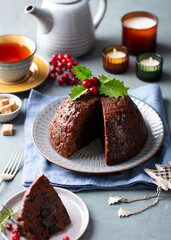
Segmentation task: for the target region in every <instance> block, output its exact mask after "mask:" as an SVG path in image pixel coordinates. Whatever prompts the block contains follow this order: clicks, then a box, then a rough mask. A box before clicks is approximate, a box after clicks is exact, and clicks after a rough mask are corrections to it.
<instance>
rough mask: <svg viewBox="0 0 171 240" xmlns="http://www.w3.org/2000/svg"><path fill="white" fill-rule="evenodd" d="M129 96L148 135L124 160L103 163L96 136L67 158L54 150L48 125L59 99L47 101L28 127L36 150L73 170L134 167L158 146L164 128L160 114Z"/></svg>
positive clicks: (114, 169)
mask: <svg viewBox="0 0 171 240" xmlns="http://www.w3.org/2000/svg"><path fill="white" fill-rule="evenodd" d="M131 98H132V100H133V101H134V102H135V104H136V105H137V106H138V108H139V110H140V112H141V114H142V115H143V118H144V120H145V123H146V126H147V131H148V139H147V141H146V144H145V145H144V147H143V148H142V150H141V151H140V152H139V153H138V154H137V155H136V156H134V157H133V158H131V159H129V160H128V161H125V162H123V163H120V164H116V165H114V166H107V165H106V164H105V159H104V151H103V147H102V145H101V141H100V139H95V140H94V141H93V142H91V143H90V144H89V145H88V146H86V147H84V148H82V149H80V150H79V151H78V152H76V153H75V154H73V155H72V156H70V157H69V158H64V157H62V156H61V155H60V154H58V153H57V152H56V151H55V149H54V148H53V147H52V146H51V144H50V140H49V125H50V122H51V120H52V117H53V116H54V114H55V112H56V110H57V108H58V106H59V105H60V103H61V102H62V101H63V99H59V100H57V101H55V102H53V103H51V104H50V105H48V106H47V107H46V108H45V109H44V110H43V111H42V112H40V113H39V114H38V116H37V117H36V119H35V121H34V123H33V128H32V138H33V142H34V144H35V146H36V147H37V149H38V151H39V152H40V153H41V154H42V155H43V156H44V157H45V158H46V159H47V160H49V161H50V162H52V163H54V164H56V165H58V166H60V167H63V168H66V169H69V170H73V171H77V172H84V173H110V172H119V171H124V170H127V169H130V168H133V167H136V166H138V165H139V164H142V163H144V162H145V161H147V160H148V159H149V158H151V157H152V156H153V155H154V154H155V153H156V152H157V151H158V150H159V149H160V147H161V145H162V142H163V139H164V134H165V129H164V124H163V121H162V119H161V117H160V115H159V114H158V113H157V112H156V111H155V110H154V109H153V108H152V107H151V106H149V105H148V104H146V103H145V102H143V101H141V100H139V99H137V98H135V97H131Z"/></svg>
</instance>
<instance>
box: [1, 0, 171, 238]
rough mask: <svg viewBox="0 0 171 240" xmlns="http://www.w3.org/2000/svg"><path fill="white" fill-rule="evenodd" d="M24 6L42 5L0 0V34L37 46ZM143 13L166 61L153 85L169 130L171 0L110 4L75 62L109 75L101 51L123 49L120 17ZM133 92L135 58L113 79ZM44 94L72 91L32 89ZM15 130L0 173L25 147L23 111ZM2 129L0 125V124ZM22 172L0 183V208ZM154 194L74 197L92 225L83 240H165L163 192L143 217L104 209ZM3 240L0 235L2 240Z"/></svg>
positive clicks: (166, 195)
mask: <svg viewBox="0 0 171 240" xmlns="http://www.w3.org/2000/svg"><path fill="white" fill-rule="evenodd" d="M28 4H34V5H37V6H39V5H41V1H39V0H35V1H33V0H30V1H28V0H1V1H0V35H3V34H22V35H25V36H28V37H30V38H32V39H33V40H35V41H36V25H37V22H36V19H35V18H34V17H32V16H29V15H27V14H25V13H24V8H25V7H26V6H27V5H28ZM97 5H98V0H91V1H90V6H91V11H92V15H93V16H94V15H95V12H96V9H97ZM138 10H145V11H149V12H152V13H154V14H155V15H156V16H157V17H158V18H159V25H158V34H157V49H156V52H158V53H160V54H161V55H162V56H163V57H164V66H163V75H162V78H161V79H160V80H159V81H158V82H157V83H158V84H159V85H160V87H161V90H162V95H163V100H164V105H165V111H166V117H167V121H168V125H169V129H170V130H171V67H170V66H171V26H170V23H171V13H170V10H171V1H170V0H163V1H160V0H141V1H137V0H108V7H107V11H106V15H105V17H104V19H103V21H102V23H101V24H100V26H99V27H98V29H97V31H96V44H95V46H94V48H93V50H92V51H91V52H90V53H88V54H87V55H86V56H84V57H81V58H79V59H78V61H79V62H80V64H82V65H86V66H87V67H90V68H91V70H92V71H93V73H94V75H98V74H102V73H103V74H108V73H107V72H105V70H104V69H103V65H102V57H101V50H102V49H103V48H104V47H105V46H107V45H110V44H121V38H122V28H121V18H122V16H123V15H124V14H125V13H127V12H130V11H138ZM37 53H38V54H40V55H41V56H43V57H44V58H45V59H46V60H47V61H49V60H50V57H49V56H47V55H46V53H44V52H43V51H42V50H41V49H39V46H38V50H37ZM116 77H118V78H119V79H120V80H122V81H124V82H125V85H126V86H129V87H130V88H131V89H133V88H136V87H138V86H142V85H144V84H146V83H145V82H142V81H141V80H139V79H138V78H137V77H136V75H135V57H133V56H131V57H130V66H129V70H128V71H127V72H126V73H125V74H122V75H118V76H117V75H116ZM36 89H37V90H38V91H40V92H41V93H43V94H46V95H59V96H60V95H61V96H62V95H64V94H67V93H69V92H70V89H71V87H70V86H64V87H59V85H58V84H57V83H54V82H51V81H48V80H46V81H45V82H44V83H43V84H42V85H41V86H39V87H37V88H36ZM17 95H18V96H19V97H20V98H22V100H23V99H24V98H27V97H28V95H29V91H27V92H25V93H19V94H17ZM12 123H13V124H14V126H15V136H13V137H3V136H2V135H1V134H0V172H1V171H2V170H3V168H4V166H5V164H6V162H7V160H8V159H9V157H10V155H11V154H12V152H13V150H15V149H21V148H24V129H23V123H24V106H23V108H22V113H21V114H20V116H19V117H18V118H17V119H16V120H14V121H13V122H12ZM0 128H1V124H0ZM21 175H22V169H21V170H20V171H19V172H18V174H17V176H16V177H15V179H14V180H13V181H10V182H4V183H2V185H1V186H0V205H2V204H3V203H4V202H5V201H6V200H7V199H8V198H10V197H11V196H13V195H14V194H16V193H17V192H19V191H21V190H23V187H22V185H21ZM152 193H154V191H153V190H148V191H147V190H139V191H138V190H137V191H135V190H134V191H102V190H101V191H85V192H81V193H78V194H77V195H78V196H79V197H81V198H82V199H83V200H84V202H85V203H86V205H87V207H88V209H89V212H90V223H89V226H88V228H87V231H86V233H85V234H84V235H83V237H82V238H81V239H82V240H96V239H98V240H104V239H106V240H110V239H121V240H125V239H127V240H129V239H130V240H137V239H139V240H144V239H146V240H153V239H155V240H159V239H163V240H169V239H170V235H171V228H170V224H171V214H170V208H171V192H170V191H168V192H164V191H163V193H162V195H161V200H160V202H159V203H158V205H157V206H155V207H153V208H151V209H149V210H147V211H145V212H144V213H142V214H139V215H136V216H132V217H129V218H124V219H121V218H118V217H117V210H118V209H119V207H120V205H116V206H111V207H109V206H108V203H107V199H108V196H109V195H110V194H114V195H119V196H124V197H128V198H134V197H138V196H143V195H146V194H152ZM152 201H153V200H148V201H146V202H144V201H142V202H137V203H132V204H129V205H125V204H122V207H126V208H128V209H130V210H137V209H139V208H141V207H143V206H145V205H146V204H147V203H150V202H152ZM1 239H2V237H1V236H0V240H1ZM59 240H60V239H59Z"/></svg>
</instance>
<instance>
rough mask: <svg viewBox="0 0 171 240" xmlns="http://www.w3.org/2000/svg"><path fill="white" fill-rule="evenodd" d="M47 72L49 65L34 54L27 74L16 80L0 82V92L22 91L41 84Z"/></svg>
mask: <svg viewBox="0 0 171 240" xmlns="http://www.w3.org/2000/svg"><path fill="white" fill-rule="evenodd" d="M48 74H49V65H48V63H47V61H46V60H45V59H44V58H42V57H40V56H38V55H36V54H35V56H34V59H33V63H32V65H31V67H30V70H29V71H28V73H27V75H26V76H25V77H24V78H23V79H21V80H20V81H18V82H15V83H4V82H0V93H17V92H24V91H27V90H30V89H32V88H35V87H37V86H39V85H40V84H42V83H43V82H44V81H45V80H46V78H47V76H48Z"/></svg>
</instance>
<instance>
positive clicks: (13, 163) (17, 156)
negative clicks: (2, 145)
mask: <svg viewBox="0 0 171 240" xmlns="http://www.w3.org/2000/svg"><path fill="white" fill-rule="evenodd" d="M19 154H20V153H19V151H17V152H16V154H15V157H14V160H13V161H12V163H11V166H10V169H9V172H8V173H9V174H13V171H14V169H15V167H16V164H17V162H18V158H19Z"/></svg>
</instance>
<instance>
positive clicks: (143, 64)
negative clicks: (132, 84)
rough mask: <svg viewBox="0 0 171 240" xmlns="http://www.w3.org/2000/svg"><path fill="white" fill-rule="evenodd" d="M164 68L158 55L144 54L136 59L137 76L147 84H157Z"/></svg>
mask: <svg viewBox="0 0 171 240" xmlns="http://www.w3.org/2000/svg"><path fill="white" fill-rule="evenodd" d="M162 66H163V58H162V57H161V56H160V55H159V54H158V53H143V54H141V55H139V56H138V57H137V58H136V75H137V77H138V78H139V79H141V80H143V81H145V82H155V81H156V80H158V79H159V78H160V77H161V75H162Z"/></svg>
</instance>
